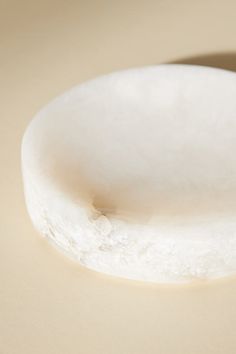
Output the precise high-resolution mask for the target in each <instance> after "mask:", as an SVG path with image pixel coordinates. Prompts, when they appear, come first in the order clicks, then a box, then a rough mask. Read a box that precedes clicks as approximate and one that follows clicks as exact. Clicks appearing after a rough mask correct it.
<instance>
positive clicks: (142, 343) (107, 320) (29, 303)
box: [0, 0, 236, 354]
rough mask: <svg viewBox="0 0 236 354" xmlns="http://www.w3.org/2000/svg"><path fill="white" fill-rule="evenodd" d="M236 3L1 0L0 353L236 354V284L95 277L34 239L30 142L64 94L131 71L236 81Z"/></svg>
mask: <svg viewBox="0 0 236 354" xmlns="http://www.w3.org/2000/svg"><path fill="white" fill-rule="evenodd" d="M235 14H236V2H235V1H234V0H232V1H230V0H224V1H216V0H194V1H192V0H176V1H174V0H153V1H149V0H146V1H144V0H142V1H139V0H136V1H134V0H133V1H132V0H120V1H118V0H117V1H115V0H110V1H109V0H106V1H90V0H83V1H80V0H67V1H66V0H64V1H63V0H40V1H35V0H31V1H30V0H28V1H26V0H0V144H1V146H0V161H1V167H0V168H1V174H0V175H1V183H0V215H1V218H0V353H1V354H235V353H236V335H235V333H236V277H235V278H232V279H224V280H220V281H213V282H206V283H196V284H193V285H191V286H186V285H185V286H163V285H155V284H145V283H141V282H134V281H127V280H120V279H115V278H112V277H109V276H105V275H100V274H97V273H95V272H92V271H89V270H86V269H84V268H82V267H80V266H79V265H77V264H76V263H74V262H72V261H70V260H67V259H66V258H65V257H64V256H63V255H62V254H60V253H59V252H58V251H56V250H54V248H52V246H50V245H49V244H48V243H47V242H46V240H44V239H43V238H41V237H40V236H39V235H38V234H37V233H36V232H35V231H34V229H33V227H32V225H31V222H30V219H29V217H28V215H27V212H26V209H25V204H24V197H23V191H22V180H21V172H20V146H21V139H22V134H23V132H24V130H25V128H26V126H27V124H28V123H29V121H30V119H31V118H32V116H33V115H34V114H35V112H36V111H37V110H38V109H40V107H41V106H43V105H44V104H46V103H47V102H48V101H49V100H50V99H52V98H53V97H55V96H56V95H57V94H59V93H61V92H63V91H64V90H66V89H68V88H70V87H71V86H73V85H75V84H77V83H79V82H82V81H84V80H87V79H89V78H92V77H93V76H96V75H99V74H103V73H107V72H110V71H113V70H117V69H121V68H127V67H132V66H142V65H148V64H158V63H162V62H172V61H174V62H176V61H177V62H186V63H197V64H205V65H213V66H219V67H225V68H228V69H232V70H236V54H235V53H236V20H235V19H236V15H235Z"/></svg>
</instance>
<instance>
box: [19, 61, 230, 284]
mask: <svg viewBox="0 0 236 354" xmlns="http://www.w3.org/2000/svg"><path fill="white" fill-rule="evenodd" d="M22 171H23V180H24V189H25V196H26V202H27V208H28V211H29V214H30V216H31V218H32V221H33V223H34V225H35V227H36V229H37V230H38V231H39V232H40V233H41V234H43V235H45V236H46V237H47V238H48V239H49V240H50V241H52V242H53V243H54V244H55V245H57V246H58V247H59V248H60V249H62V250H63V251H64V252H66V253H67V254H68V255H69V256H71V257H73V258H74V259H76V260H78V261H79V262H80V263H81V264H83V265H84V266H86V267H88V268H90V269H94V270H96V271H99V272H104V273H107V274H111V275H115V276H119V277H125V278H130V279H138V280H146V281H154V282H162V283H166V282H188V281H192V280H194V279H211V278H218V277H222V276H225V275H229V274H233V273H236V217H235V216H236V74H235V73H233V72H229V71H225V70H220V69H213V68H206V67H200V66H191V65H160V66H151V67H144V68H137V69H130V70H125V71H120V72H116V73H112V74H109V75H106V76H103V77H100V78H97V79H95V80H91V81H89V82H87V83H84V84H82V85H79V86H77V87H75V88H73V89H71V90H69V91H67V92H66V93H64V94H63V95H62V96H60V97H58V98H56V99H55V100H54V101H52V102H51V103H49V104H48V105H47V106H46V107H45V108H43V109H42V110H41V111H40V112H39V113H38V114H37V115H36V117H35V118H34V119H33V120H32V122H31V123H30V125H29V127H28V129H27V131H26V133H25V135H24V138H23V145H22Z"/></svg>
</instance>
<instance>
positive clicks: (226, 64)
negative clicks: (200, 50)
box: [170, 52, 236, 71]
mask: <svg viewBox="0 0 236 354" xmlns="http://www.w3.org/2000/svg"><path fill="white" fill-rule="evenodd" d="M170 64H191V65H204V66H212V67H215V68H221V69H226V70H231V71H236V52H226V53H213V54H202V55H198V56H192V57H186V58H182V59H178V60H174V61H171V62H170Z"/></svg>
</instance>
